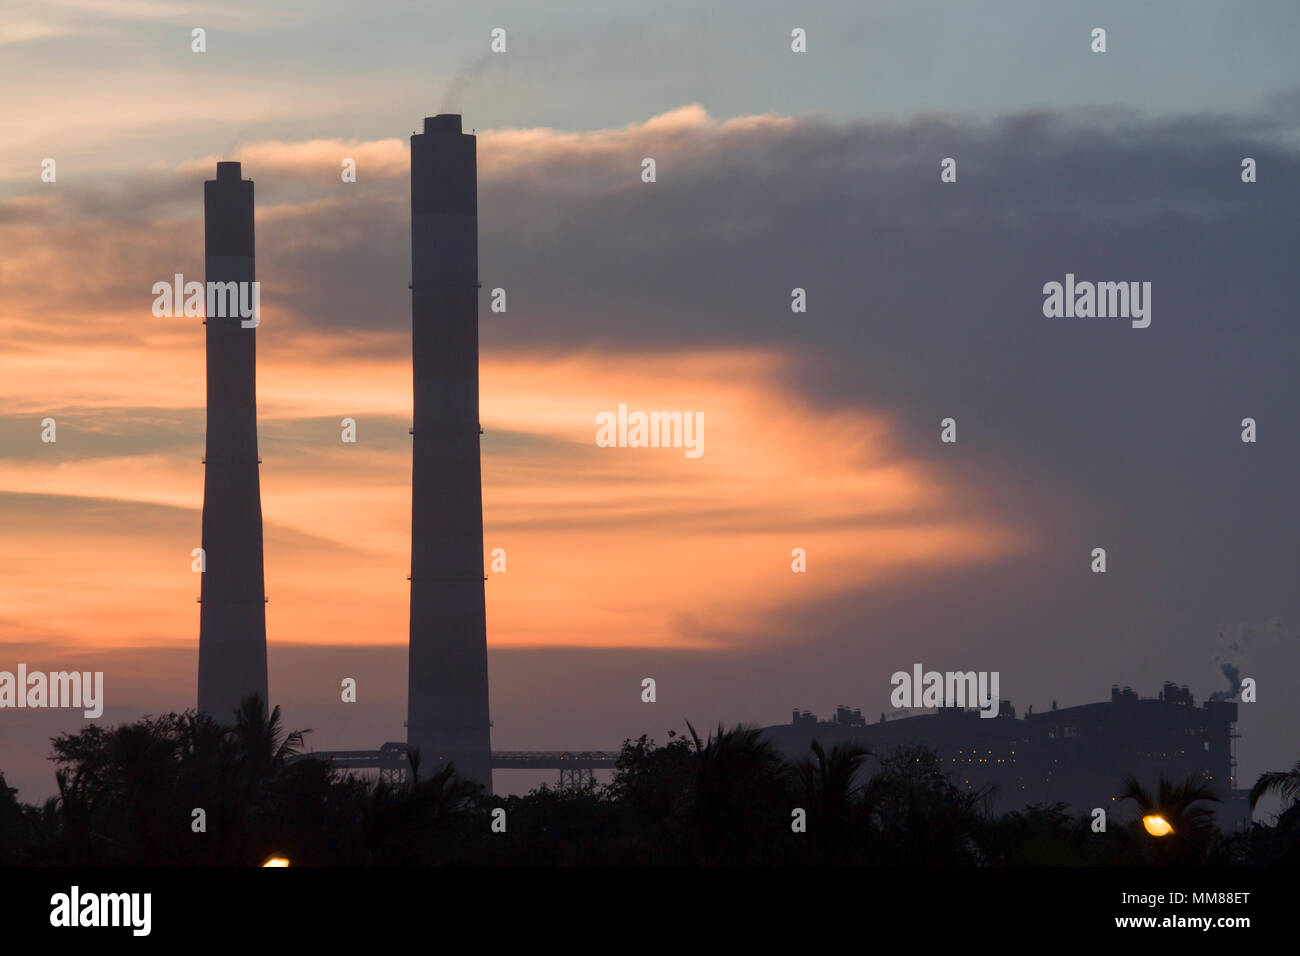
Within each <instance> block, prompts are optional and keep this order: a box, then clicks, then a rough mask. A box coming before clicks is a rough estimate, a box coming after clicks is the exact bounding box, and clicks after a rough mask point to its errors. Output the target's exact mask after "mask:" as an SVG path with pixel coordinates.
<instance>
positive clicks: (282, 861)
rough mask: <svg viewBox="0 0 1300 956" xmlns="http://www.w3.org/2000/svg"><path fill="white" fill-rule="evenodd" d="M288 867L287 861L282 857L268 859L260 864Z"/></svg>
mask: <svg viewBox="0 0 1300 956" xmlns="http://www.w3.org/2000/svg"><path fill="white" fill-rule="evenodd" d="M288 865H289V861H288V860H286V859H285V858H284V857H282V856H273V857H270V858H269V859H267V861H266V862H265V863H263V864H262V866H288Z"/></svg>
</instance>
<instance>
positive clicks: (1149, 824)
mask: <svg viewBox="0 0 1300 956" xmlns="http://www.w3.org/2000/svg"><path fill="white" fill-rule="evenodd" d="M1142 825H1143V826H1144V827H1146V830H1147V833H1150V834H1151V835H1152V836H1153V837H1162V836H1169V834H1171V833H1173V832H1174V828H1173V827H1171V826H1170V825H1169V821H1168V820H1166V819H1165V818H1164V817H1162V816H1161V815H1160V814H1158V813H1148V814H1147V815H1146V816H1144V817H1143V818H1142Z"/></svg>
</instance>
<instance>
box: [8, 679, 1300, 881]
mask: <svg viewBox="0 0 1300 956" xmlns="http://www.w3.org/2000/svg"><path fill="white" fill-rule="evenodd" d="M687 730H688V732H687V733H686V734H684V735H679V734H677V733H675V732H672V731H670V732H669V733H668V739H667V742H666V743H665V744H663V745H658V744H656V743H655V742H654V741H652V740H650V739H648V738H647V737H646V736H644V735H643V736H642V737H640V738H639V739H637V740H628V741H626V742H624V744H623V747H622V750H621V752H620V756H619V759H618V762H617V768H616V770H615V773H614V778H613V780H612V782H611V783H609V784H607V785H592V786H587V787H569V788H557V787H551V786H542V787H539V788H537V789H535V790H533V791H532V792H530V793H528V794H526V795H524V796H511V797H501V796H493V795H491V794H488V793H487V792H485V791H484V790H483V789H482V788H481V787H479V786H478V785H476V784H475V783H473V782H472V781H469V780H467V779H465V778H462V777H460V776H458V775H457V773H456V771H455V768H454V767H445V768H441V769H439V770H438V771H437V772H436V773H433V774H428V773H425V774H419V773H418V772H416V773H413V774H412V775H411V779H410V782H408V783H406V784H397V785H393V784H388V783H383V782H376V781H373V780H370V779H367V778H365V777H363V776H360V775H358V774H355V773H347V772H341V771H338V770H336V769H334V768H331V767H329V766H327V765H326V764H325V763H323V762H321V761H317V760H312V759H310V755H303V754H302V753H301V750H302V744H303V739H304V735H305V734H306V733H308V731H292V732H289V731H286V730H285V729H284V728H283V726H282V724H281V719H280V709H279V708H278V707H276V708H275V709H274V710H272V711H270V713H269V714H268V713H267V711H266V709H265V708H264V707H263V705H262V703H261V701H260V700H258V699H256V698H249V699H248V700H246V701H244V703H243V704H242V705H241V707H240V708H239V710H238V711H237V712H236V713H235V714H234V715H233V720H232V721H229V722H225V723H219V722H217V721H215V720H214V719H212V718H211V717H210V716H208V715H206V714H201V713H195V712H194V711H186V712H184V713H181V714H175V713H172V714H167V715H165V716H160V717H145V718H143V719H141V720H138V721H134V722H129V723H124V724H120V725H118V726H116V727H110V728H104V727H100V726H97V725H89V726H87V727H85V728H84V729H82V730H80V731H78V732H76V733H72V734H65V735H61V736H59V737H56V738H54V739H53V741H52V744H53V752H52V755H51V760H53V761H54V763H55V765H56V772H55V781H56V783H57V785H58V796H55V797H51V798H50V799H48V800H46V801H45V802H44V803H43V804H41V805H39V806H38V805H31V804H24V803H22V802H20V801H19V800H18V799H17V793H16V791H15V790H14V789H12V788H10V787H8V786H7V785H5V783H4V777H3V775H2V774H0V864H5V865H37V866H49V865H54V866H60V865H63V866H73V865H75V866H83V865H91V866H96V865H104V866H114V865H150V866H157V865H162V866H186V865H197V866H221V865H226V866H257V865H260V864H261V863H262V862H263V861H264V860H265V859H267V858H268V857H270V856H282V857H285V858H288V859H289V860H290V861H291V865H309V866H310V865H314V866H403V865H421V866H423V865H505V866H508V865H543V866H549V865H560V866H569V865H578V866H580V865H703V866H711V865H724V866H725V865H732V866H735V865H742V866H746V865H755V866H770V865H793V866H810V865H834V866H861V865H866V866H931V867H934V866H940V867H955V866H1052V865H1064V866H1162V865H1184V866H1185V865H1212V866H1225V865H1236V866H1260V865H1278V864H1295V863H1297V862H1300V763H1297V765H1296V766H1295V767H1294V768H1293V769H1291V770H1289V771H1285V772H1278V773H1268V774H1264V775H1263V776H1262V777H1261V778H1260V779H1259V781H1258V782H1257V783H1256V785H1255V787H1254V788H1253V789H1252V791H1251V806H1252V807H1254V805H1255V804H1256V802H1257V801H1258V800H1259V799H1260V798H1261V797H1262V796H1264V795H1265V794H1268V793H1274V794H1277V795H1278V796H1280V797H1282V799H1283V801H1284V804H1285V807H1286V808H1285V809H1284V811H1283V812H1282V813H1281V814H1280V815H1279V817H1278V818H1277V820H1276V823H1275V824H1273V825H1263V824H1259V823H1256V824H1254V825H1252V826H1251V827H1250V828H1249V829H1248V830H1244V831H1238V832H1232V833H1225V832H1223V831H1222V830H1220V829H1219V828H1218V827H1217V826H1216V823H1215V818H1214V813H1213V806H1214V804H1215V803H1216V802H1217V801H1218V797H1217V796H1216V794H1215V793H1214V792H1213V791H1212V790H1211V789H1209V788H1208V787H1207V785H1206V784H1205V782H1204V781H1201V780H1196V779H1191V780H1185V781H1171V780H1168V779H1161V780H1160V782H1159V784H1158V786H1157V788H1156V789H1155V790H1148V789H1147V788H1145V787H1143V786H1142V785H1141V783H1140V782H1139V781H1138V780H1137V778H1136V777H1132V776H1130V777H1129V778H1128V779H1127V780H1125V781H1123V782H1122V784H1121V786H1122V794H1123V800H1122V801H1121V804H1122V805H1123V804H1127V805H1128V806H1130V807H1132V808H1133V809H1135V810H1136V811H1137V812H1138V816H1139V817H1140V816H1144V815H1148V814H1158V815H1159V816H1161V817H1162V818H1163V819H1164V820H1165V821H1166V823H1167V824H1168V825H1169V827H1170V828H1171V829H1172V832H1171V833H1169V834H1168V835H1167V836H1163V837H1153V836H1152V835H1150V834H1149V833H1148V832H1147V831H1146V829H1145V828H1144V827H1143V824H1142V823H1141V822H1140V819H1135V820H1133V821H1132V822H1127V823H1118V822H1113V821H1112V822H1111V823H1110V825H1109V826H1108V827H1107V829H1106V832H1104V833H1099V832H1094V828H1093V821H1092V818H1091V817H1090V816H1088V815H1072V814H1071V813H1070V812H1069V810H1068V807H1067V805H1066V804H1064V803H1057V804H1035V805H1028V806H1025V807H1024V808H1023V809H1020V810H1016V811H1012V812H1009V813H1003V814H994V813H992V812H990V809H989V808H990V806H991V802H992V801H991V797H992V792H991V791H990V790H989V789H983V790H971V789H963V788H959V787H957V786H956V785H955V784H954V783H953V781H952V779H951V778H950V776H949V774H948V773H947V772H946V771H945V770H944V769H943V766H942V764H941V762H940V759H939V756H938V754H937V753H936V752H935V751H934V750H932V749H929V748H926V747H923V746H913V747H900V748H898V749H895V750H893V751H890V752H888V753H883V754H872V753H871V752H869V751H868V750H867V749H866V748H864V747H857V746H837V747H835V748H833V749H832V750H831V751H830V752H827V751H825V750H824V749H823V748H822V747H821V745H820V744H818V743H817V742H816V741H815V740H813V741H810V746H809V752H808V754H807V757H806V758H805V759H803V760H798V761H789V760H786V759H784V758H783V757H782V756H781V755H780V754H779V753H778V752H777V750H776V749H775V748H774V747H773V745H772V744H771V743H770V742H769V741H768V740H766V739H765V738H764V737H763V735H762V733H761V732H760V731H759V730H758V729H756V728H752V727H746V726H736V727H733V728H730V729H727V728H726V727H724V726H722V725H719V727H718V728H717V730H716V731H714V732H712V733H709V734H708V735H707V736H705V737H701V736H700V735H699V734H698V733H696V731H695V729H694V728H693V727H691V725H690V724H687ZM418 759H419V758H418V754H413V755H412V760H413V763H414V764H415V765H416V766H415V768H414V769H415V770H416V771H418ZM502 811H503V812H504V813H502ZM494 824H495V826H494Z"/></svg>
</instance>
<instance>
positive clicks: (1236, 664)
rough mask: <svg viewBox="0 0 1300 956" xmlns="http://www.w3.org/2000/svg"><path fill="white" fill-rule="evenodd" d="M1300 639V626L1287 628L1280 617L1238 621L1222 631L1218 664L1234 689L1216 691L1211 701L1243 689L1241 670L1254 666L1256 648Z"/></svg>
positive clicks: (1216, 660) (1221, 698) (1229, 696)
mask: <svg viewBox="0 0 1300 956" xmlns="http://www.w3.org/2000/svg"><path fill="white" fill-rule="evenodd" d="M1287 640H1291V641H1296V642H1300V628H1295V627H1287V626H1286V625H1284V624H1283V623H1282V621H1281V619H1279V618H1273V619H1271V620H1269V621H1265V622H1264V623H1263V624H1238V625H1236V626H1234V627H1231V628H1228V629H1227V630H1226V631H1220V632H1219V651H1218V653H1216V654H1215V655H1214V663H1216V664H1218V665H1219V670H1220V671H1222V672H1223V676H1224V677H1226V678H1227V679H1228V683H1229V685H1231V686H1230V689H1228V690H1226V691H1224V690H1219V691H1215V692H1214V693H1213V694H1211V695H1210V700H1227V699H1229V698H1232V697H1236V696H1237V694H1238V692H1240V690H1241V672H1242V668H1243V667H1247V666H1249V665H1250V663H1251V660H1252V658H1253V656H1254V653H1255V651H1256V650H1257V649H1258V648H1260V647H1263V646H1273V645H1277V644H1279V643H1282V642H1284V641H1287Z"/></svg>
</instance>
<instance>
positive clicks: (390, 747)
mask: <svg viewBox="0 0 1300 956" xmlns="http://www.w3.org/2000/svg"><path fill="white" fill-rule="evenodd" d="M294 760H320V761H323V762H324V763H326V764H328V765H329V766H330V767H333V768H335V769H338V770H378V771H379V780H380V782H381V783H387V784H390V785H392V786H405V785H407V784H408V783H410V781H411V757H410V746H409V745H408V744H405V743H401V742H397V741H390V742H389V743H386V744H384V745H383V746H382V747H380V748H379V749H378V750H314V751H311V752H309V753H304V754H299V755H298V756H297V757H295V758H294ZM491 763H492V769H493V770H557V771H559V775H560V780H559V784H560V786H561V787H567V788H575V789H585V788H589V787H592V786H594V785H595V783H596V774H595V771H597V770H613V769H614V768H615V766H617V764H618V752H617V751H611V750H494V751H492V756H491Z"/></svg>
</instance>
